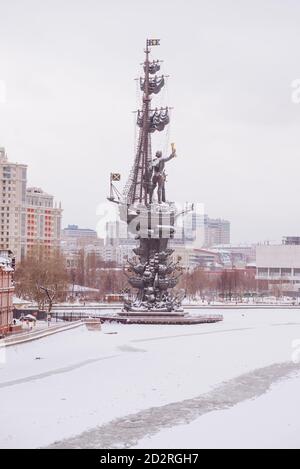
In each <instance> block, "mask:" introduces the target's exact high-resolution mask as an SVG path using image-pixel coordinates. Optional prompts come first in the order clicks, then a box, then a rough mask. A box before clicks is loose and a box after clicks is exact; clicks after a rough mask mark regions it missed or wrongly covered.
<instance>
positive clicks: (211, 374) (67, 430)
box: [0, 310, 300, 448]
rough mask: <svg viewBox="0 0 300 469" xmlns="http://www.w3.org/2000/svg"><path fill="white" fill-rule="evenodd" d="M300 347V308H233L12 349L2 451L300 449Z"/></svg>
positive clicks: (0, 409) (3, 385)
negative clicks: (190, 320) (189, 320)
mask: <svg viewBox="0 0 300 469" xmlns="http://www.w3.org/2000/svg"><path fill="white" fill-rule="evenodd" d="M218 312H219V311H218V310H215V311H210V313H218ZM222 313H223V312H222ZM193 314H194V311H193ZM298 339H299V340H300V311H299V310H249V311H238V310H232V311H224V322H223V323H218V324H207V325H193V326H138V325H137V326H133V325H131V326H126V325H114V324H110V325H105V326H104V327H103V329H102V331H101V332H100V331H88V330H87V329H86V328H85V327H82V328H80V329H75V330H72V331H69V332H64V333H61V334H58V335H55V336H52V337H48V338H46V339H42V340H38V341H36V342H32V343H28V344H23V345H18V346H15V347H9V348H7V350H6V361H5V363H4V364H1V363H0V416H1V427H0V447H1V448H20V447H21V448H24V447H25V448H31V447H44V446H48V445H52V444H53V443H54V442H58V443H57V444H56V446H57V447H87V448H89V447H91V448H92V447H99V448H100V447H124V446H127V447H128V446H130V447H136V446H139V447H143V445H144V446H146V447H158V446H167V447H170V448H172V447H179V446H181V447H188V446H193V447H206V446H207V447H230V446H233V447H235V446H259V445H260V443H261V445H262V446H264V445H266V446H275V447H281V446H294V447H299V446H300V437H299V436H298V435H299V431H298V430H299V425H298V422H297V419H298V415H299V408H300V398H299V402H298V400H297V396H298V395H299V388H300V378H299V377H298V373H299V376H300V365H299V364H294V363H293V361H292V358H294V359H295V358H298V357H299V358H300V354H299V353H297V347H298V348H300V345H297V342H295V341H297V340H298ZM293 345H294V348H293ZM270 387H271V390H270ZM293 409H294V413H293V412H292V410H293ZM130 425H131V426H130ZM283 427H287V430H286V432H284V430H283ZM170 428H172V430H170ZM254 430H255V431H254ZM270 430H272V432H271V433H270ZM171 434H172V435H175V436H173V437H172V436H171ZM191 435H192V436H191ZM266 435H267V436H266ZM282 438H283V439H282Z"/></svg>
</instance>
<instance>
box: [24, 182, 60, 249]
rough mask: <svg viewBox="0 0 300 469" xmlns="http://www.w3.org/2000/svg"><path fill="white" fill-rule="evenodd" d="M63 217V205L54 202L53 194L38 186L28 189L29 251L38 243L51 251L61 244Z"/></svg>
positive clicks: (27, 229)
mask: <svg viewBox="0 0 300 469" xmlns="http://www.w3.org/2000/svg"><path fill="white" fill-rule="evenodd" d="M61 218H62V209H61V205H59V206H57V205H56V204H54V198H53V196H52V195H49V194H46V193H45V192H44V191H43V190H42V189H40V188H38V187H29V188H28V189H27V190H26V234H27V238H26V248H27V253H30V251H31V250H32V248H33V247H34V246H36V245H40V246H43V247H44V248H45V249H46V250H49V251H50V250H51V249H53V248H56V247H59V246H60V235H61Z"/></svg>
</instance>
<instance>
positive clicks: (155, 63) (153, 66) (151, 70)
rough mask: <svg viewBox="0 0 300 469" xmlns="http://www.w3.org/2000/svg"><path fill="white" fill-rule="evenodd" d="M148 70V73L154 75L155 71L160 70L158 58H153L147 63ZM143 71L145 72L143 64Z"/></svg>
mask: <svg viewBox="0 0 300 469" xmlns="http://www.w3.org/2000/svg"><path fill="white" fill-rule="evenodd" d="M148 71H149V73H150V75H155V73H157V72H159V71H160V64H159V60H153V61H152V62H149V64H148ZM144 72H146V66H145V65H144Z"/></svg>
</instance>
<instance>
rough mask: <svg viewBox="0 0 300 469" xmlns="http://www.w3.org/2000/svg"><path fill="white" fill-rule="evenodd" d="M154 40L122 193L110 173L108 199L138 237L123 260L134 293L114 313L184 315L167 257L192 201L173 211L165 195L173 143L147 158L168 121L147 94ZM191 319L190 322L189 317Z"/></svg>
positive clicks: (155, 79)
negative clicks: (153, 139) (153, 137)
mask: <svg viewBox="0 0 300 469" xmlns="http://www.w3.org/2000/svg"><path fill="white" fill-rule="evenodd" d="M157 45H159V40H157V39H150V40H147V43H146V49H145V61H144V63H143V70H144V76H143V78H140V88H141V91H142V93H143V101H142V109H141V110H139V111H137V122H136V124H137V127H138V130H139V132H138V142H137V150H136V155H135V160H134V164H133V167H132V169H131V172H130V175H129V179H128V182H127V184H126V186H125V189H124V191H123V194H120V192H119V191H118V190H117V189H116V187H115V185H114V182H115V181H119V180H120V175H119V174H111V190H110V197H109V198H108V199H109V200H110V201H111V202H115V203H117V204H118V205H119V214H120V218H121V220H122V221H124V222H126V223H127V225H128V232H129V233H131V235H132V236H134V237H135V238H136V240H137V242H138V247H136V248H135V249H133V252H134V254H135V256H136V259H135V260H128V266H127V269H126V275H127V277H128V282H129V284H130V286H131V287H132V288H133V289H134V291H135V292H136V294H135V295H134V297H131V296H128V297H127V298H126V299H125V303H124V308H123V311H122V313H120V316H123V317H124V316H128V317H130V316H134V315H143V316H145V315H148V316H151V317H152V316H155V315H156V316H165V317H171V316H177V317H178V316H184V313H183V308H182V306H181V303H182V300H183V298H184V296H185V292H184V291H183V290H180V291H179V292H177V293H176V294H175V293H173V292H172V290H173V289H174V287H175V286H176V285H177V283H178V280H179V277H180V275H181V267H180V264H179V262H174V261H173V260H172V258H171V256H172V254H173V252H174V251H173V249H171V248H170V247H169V242H170V240H171V239H173V238H174V234H175V223H176V219H177V217H178V216H181V215H182V214H183V213H185V212H186V211H189V210H191V209H192V207H187V208H186V209H185V210H184V211H181V212H180V213H178V211H177V209H176V206H175V204H174V203H173V202H170V201H168V200H167V196H166V173H165V167H166V164H168V163H169V162H170V161H171V160H173V159H174V158H176V157H177V153H176V148H175V145H174V144H173V143H172V144H171V153H170V154H169V155H166V156H164V155H163V154H162V152H161V151H159V150H158V151H156V153H155V157H154V158H152V149H151V135H152V134H153V133H154V132H162V131H164V130H165V128H166V126H167V125H168V124H169V122H170V116H169V108H168V107H165V108H159V109H158V108H154V109H153V106H152V105H151V103H152V98H153V97H154V96H155V95H158V94H159V92H160V91H161V89H162V88H163V86H164V85H165V77H164V76H163V75H162V76H158V75H157V72H159V70H160V62H159V61H158V60H153V61H150V60H149V54H150V47H152V46H157ZM216 320H220V318H218V319H217V318H216ZM166 322H167V323H168V322H169V321H166ZM191 322H192V323H195V318H194V320H193V321H191ZM198 322H215V321H200V320H199V321H198ZM185 323H186V322H185Z"/></svg>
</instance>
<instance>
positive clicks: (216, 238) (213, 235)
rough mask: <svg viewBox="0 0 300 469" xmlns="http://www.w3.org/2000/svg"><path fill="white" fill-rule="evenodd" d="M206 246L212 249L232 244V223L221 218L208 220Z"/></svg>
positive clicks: (205, 222)
mask: <svg viewBox="0 0 300 469" xmlns="http://www.w3.org/2000/svg"><path fill="white" fill-rule="evenodd" d="M204 224H205V246H206V247H212V246H216V245H218V244H230V222H229V221H227V220H222V219H221V218H217V219H213V218H208V217H207V218H206V219H205V221H204Z"/></svg>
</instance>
